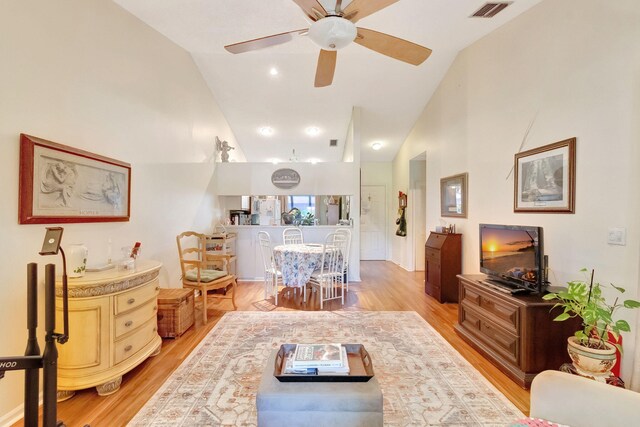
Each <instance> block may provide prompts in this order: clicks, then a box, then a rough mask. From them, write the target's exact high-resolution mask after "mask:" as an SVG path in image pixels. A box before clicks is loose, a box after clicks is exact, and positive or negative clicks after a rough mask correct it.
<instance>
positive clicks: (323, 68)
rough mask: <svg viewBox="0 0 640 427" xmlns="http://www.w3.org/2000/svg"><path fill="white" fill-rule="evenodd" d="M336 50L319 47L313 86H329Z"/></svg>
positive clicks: (334, 69)
mask: <svg viewBox="0 0 640 427" xmlns="http://www.w3.org/2000/svg"><path fill="white" fill-rule="evenodd" d="M337 56H338V52H337V51H335V50H324V49H320V55H319V56H318V67H317V68H316V81H315V83H314V86H315V87H325V86H329V85H330V84H331V82H333V73H334V72H335V71H336V58H337Z"/></svg>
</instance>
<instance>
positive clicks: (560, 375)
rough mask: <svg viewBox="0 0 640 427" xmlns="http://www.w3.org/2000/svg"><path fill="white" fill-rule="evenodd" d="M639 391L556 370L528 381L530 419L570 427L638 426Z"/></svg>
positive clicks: (639, 412)
mask: <svg viewBox="0 0 640 427" xmlns="http://www.w3.org/2000/svg"><path fill="white" fill-rule="evenodd" d="M638 408H640V393H636V392H635V391H631V390H625V389H623V388H620V387H615V386H612V385H608V384H604V383H601V382H598V381H594V380H590V379H587V378H583V377H581V376H578V375H572V374H568V373H565V372H560V371H544V372H541V373H540V374H538V375H536V377H535V378H534V379H533V382H532V383H531V415H530V416H531V418H542V419H544V420H548V421H553V422H555V423H558V424H565V425H569V426H571V427H620V426H640V410H639V409H638Z"/></svg>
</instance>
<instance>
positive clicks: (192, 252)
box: [176, 231, 238, 324]
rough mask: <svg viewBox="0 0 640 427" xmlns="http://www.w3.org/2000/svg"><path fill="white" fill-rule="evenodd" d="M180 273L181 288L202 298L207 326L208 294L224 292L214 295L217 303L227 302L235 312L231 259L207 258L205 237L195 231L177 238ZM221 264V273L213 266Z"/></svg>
mask: <svg viewBox="0 0 640 427" xmlns="http://www.w3.org/2000/svg"><path fill="white" fill-rule="evenodd" d="M176 242H177V243H178V254H179V256H180V269H181V270H182V287H183V288H194V289H197V290H199V291H200V295H201V298H202V320H203V321H204V323H205V324H206V323H207V291H210V290H217V289H223V290H224V294H214V295H212V296H215V297H217V298H220V299H230V300H231V304H233V309H234V310H235V309H236V308H237V307H236V301H235V295H236V288H237V285H238V282H237V280H236V276H234V275H233V274H230V273H229V263H230V258H231V256H230V255H223V254H208V253H207V250H206V236H205V235H204V234H201V233H196V232H195V231H185V232H184V233H180V234H178V235H177V236H176ZM220 263H222V270H216V269H215V267H214V265H215V264H220ZM229 285H232V288H231V296H226V292H227V287H228V286H229Z"/></svg>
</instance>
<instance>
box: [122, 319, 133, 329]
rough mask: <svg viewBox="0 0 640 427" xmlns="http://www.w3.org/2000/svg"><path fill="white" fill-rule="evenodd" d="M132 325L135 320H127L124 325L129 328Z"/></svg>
mask: <svg viewBox="0 0 640 427" xmlns="http://www.w3.org/2000/svg"><path fill="white" fill-rule="evenodd" d="M131 325H133V320H127V321H126V322H125V323H124V326H126V327H127V328H128V327H129V326H131Z"/></svg>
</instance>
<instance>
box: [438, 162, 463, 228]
mask: <svg viewBox="0 0 640 427" xmlns="http://www.w3.org/2000/svg"><path fill="white" fill-rule="evenodd" d="M468 179H469V174H467V173H466V172H465V173H461V174H458V175H452V176H448V177H445V178H442V179H440V215H441V216H449V217H458V218H466V217H467V181H468Z"/></svg>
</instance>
